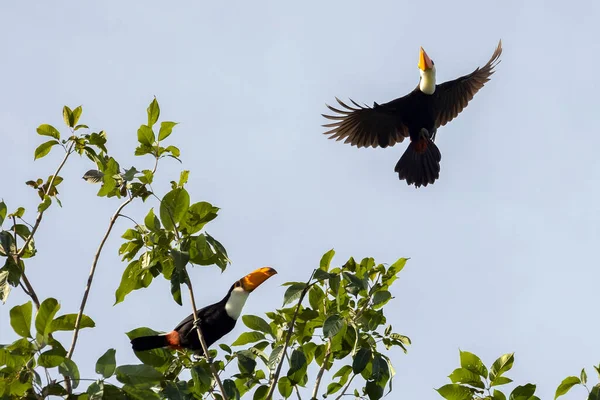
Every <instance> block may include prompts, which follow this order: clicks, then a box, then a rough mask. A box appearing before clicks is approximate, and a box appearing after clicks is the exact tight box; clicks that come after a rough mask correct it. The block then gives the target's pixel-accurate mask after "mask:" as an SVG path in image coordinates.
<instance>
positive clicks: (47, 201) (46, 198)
mask: <svg viewBox="0 0 600 400" xmlns="http://www.w3.org/2000/svg"><path fill="white" fill-rule="evenodd" d="M50 204H52V199H51V198H50V196H48V195H47V194H46V195H44V200H43V201H42V202H41V203H40V204H39V205H38V212H44V211H46V210H47V209H48V207H50Z"/></svg>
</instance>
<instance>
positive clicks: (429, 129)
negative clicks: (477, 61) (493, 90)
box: [323, 41, 502, 187]
mask: <svg viewBox="0 0 600 400" xmlns="http://www.w3.org/2000/svg"><path fill="white" fill-rule="evenodd" d="M500 54H502V41H500V42H499V43H498V47H497V48H496V51H494V54H492V58H490V60H489V61H488V62H487V64H486V65H485V66H484V67H483V68H477V69H476V70H475V71H473V72H472V73H470V74H468V75H465V76H462V77H460V78H458V79H455V80H453V81H448V82H445V83H442V84H439V85H437V84H436V81H435V65H434V63H433V61H432V60H431V59H430V58H429V56H428V55H427V53H425V50H423V48H422V47H421V51H420V54H419V69H420V70H421V71H420V74H421V79H420V81H419V85H418V86H417V87H416V88H415V90H413V91H412V92H410V93H409V94H407V95H406V96H404V97H400V98H398V99H396V100H392V101H390V102H389V103H385V104H377V103H374V104H373V108H371V107H369V106H366V105H365V106H361V105H359V104H358V103H356V102H355V101H354V100H350V101H351V102H352V104H353V106H352V105H347V104H345V103H343V102H342V101H341V100H339V99H338V98H336V100H337V101H338V103H339V104H340V105H341V106H342V107H343V108H342V109H337V108H334V107H331V106H329V105H327V107H328V108H329V109H330V110H331V111H333V112H335V113H337V115H324V114H323V116H324V117H325V118H327V119H330V120H333V121H334V122H333V123H329V124H325V125H323V126H324V127H327V128H331V129H329V130H328V131H327V132H325V134H326V135H331V136H330V137H329V138H330V139H336V140H343V139H345V141H344V143H350V144H351V145H353V146H357V147H377V146H379V147H388V146H393V145H395V144H396V143H399V142H402V141H403V140H404V138H405V137H410V144H409V145H408V148H407V149H406V151H405V152H404V154H403V155H402V157H401V158H400V160H399V161H398V163H397V164H396V168H395V171H396V172H397V173H398V177H399V178H400V179H401V180H402V179H406V183H408V184H409V185H411V184H414V185H415V187H419V186H427V185H428V184H430V183H433V182H434V181H435V180H436V179H438V178H439V176H440V161H441V159H442V155H441V153H440V150H439V149H438V148H437V146H436V145H435V143H434V140H435V133H436V131H437V128H439V127H440V126H444V125H446V124H447V123H448V122H450V121H452V119H454V118H455V117H456V116H457V115H458V114H459V113H460V112H461V111H462V110H463V109H464V108H465V107H466V106H467V104H468V102H469V101H470V100H471V99H472V98H473V96H475V93H477V91H479V89H481V88H482V87H483V85H484V84H485V83H486V82H487V81H488V80H489V79H490V76H491V75H492V74H493V73H494V67H495V66H496V65H497V64H498V63H499V62H500V61H499V60H500Z"/></svg>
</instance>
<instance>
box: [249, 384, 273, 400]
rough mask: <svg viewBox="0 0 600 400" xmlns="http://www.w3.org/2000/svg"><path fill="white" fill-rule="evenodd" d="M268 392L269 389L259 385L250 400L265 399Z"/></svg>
mask: <svg viewBox="0 0 600 400" xmlns="http://www.w3.org/2000/svg"><path fill="white" fill-rule="evenodd" d="M268 392H269V387H268V386H267V385H260V386H259V387H258V389H256V391H255V392H254V396H253V397H252V400H264V399H265V397H267V393H268Z"/></svg>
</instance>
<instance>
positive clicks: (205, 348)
mask: <svg viewBox="0 0 600 400" xmlns="http://www.w3.org/2000/svg"><path fill="white" fill-rule="evenodd" d="M185 283H186V284H187V287H188V289H189V291H190V301H191V302H192V312H193V314H194V326H195V327H196V333H198V339H200V345H201V346H202V351H203V352H204V357H206V361H207V362H208V365H209V367H210V372H212V374H213V376H214V378H215V381H216V382H217V385H219V390H220V391H221V396H222V397H223V399H224V400H227V399H228V398H227V394H226V393H225V387H224V386H223V382H221V378H220V377H219V373H218V372H217V369H216V368H215V366H214V365H213V363H212V359H211V357H210V354H209V353H208V346H207V345H206V341H205V340H204V335H203V334H202V329H200V320H199V319H198V309H197V308H196V300H195V299H194V290H193V288H192V281H191V280H190V278H189V277H188V278H187V279H186V282H185Z"/></svg>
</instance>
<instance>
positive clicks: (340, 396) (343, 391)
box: [335, 374, 356, 400]
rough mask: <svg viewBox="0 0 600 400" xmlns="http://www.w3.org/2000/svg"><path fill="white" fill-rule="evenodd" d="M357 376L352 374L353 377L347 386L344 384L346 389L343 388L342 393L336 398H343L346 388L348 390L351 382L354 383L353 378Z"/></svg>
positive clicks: (338, 399) (336, 399) (337, 399)
mask: <svg viewBox="0 0 600 400" xmlns="http://www.w3.org/2000/svg"><path fill="white" fill-rule="evenodd" d="M355 376H356V374H352V378H350V380H349V381H348V383H346V386H344V390H342V393H340V395H339V396H338V397H336V398H335V400H340V399H341V398H342V396H343V395H344V394H345V393H346V390H348V388H349V387H350V384H351V383H352V380H353V379H354V377H355Z"/></svg>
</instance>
